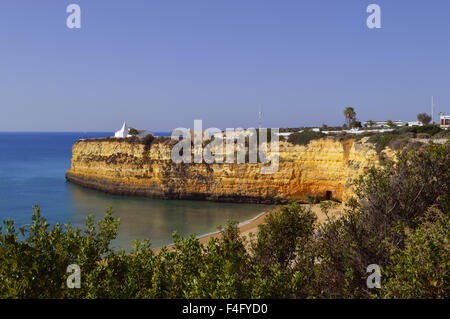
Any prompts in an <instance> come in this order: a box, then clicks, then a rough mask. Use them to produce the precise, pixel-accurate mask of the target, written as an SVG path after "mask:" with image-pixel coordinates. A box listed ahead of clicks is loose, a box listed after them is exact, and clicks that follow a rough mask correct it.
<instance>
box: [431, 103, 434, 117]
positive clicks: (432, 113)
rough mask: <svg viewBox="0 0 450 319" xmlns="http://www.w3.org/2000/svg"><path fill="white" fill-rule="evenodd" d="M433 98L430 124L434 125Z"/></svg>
mask: <svg viewBox="0 0 450 319" xmlns="http://www.w3.org/2000/svg"><path fill="white" fill-rule="evenodd" d="M433 115H434V96H431V123H432V124H434V116H433Z"/></svg>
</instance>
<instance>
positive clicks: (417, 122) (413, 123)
mask: <svg viewBox="0 0 450 319" xmlns="http://www.w3.org/2000/svg"><path fill="white" fill-rule="evenodd" d="M408 126H423V123H422V122H419V121H415V122H408Z"/></svg>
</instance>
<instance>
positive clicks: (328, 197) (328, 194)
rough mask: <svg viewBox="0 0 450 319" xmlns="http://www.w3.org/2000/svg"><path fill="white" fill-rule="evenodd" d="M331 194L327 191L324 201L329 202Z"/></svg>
mask: <svg viewBox="0 0 450 319" xmlns="http://www.w3.org/2000/svg"><path fill="white" fill-rule="evenodd" d="M332 194H333V193H332V192H331V191H327V193H326V199H327V200H331V198H332Z"/></svg>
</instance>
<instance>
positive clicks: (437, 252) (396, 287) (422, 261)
mask: <svg viewBox="0 0 450 319" xmlns="http://www.w3.org/2000/svg"><path fill="white" fill-rule="evenodd" d="M427 217H429V219H427V218H424V222H423V224H421V225H420V226H419V227H418V228H417V229H416V230H415V231H413V232H412V233H411V234H408V237H407V238H406V244H405V249H404V250H397V251H396V252H395V253H394V254H393V255H392V257H391V259H392V264H393V265H392V266H391V267H390V268H389V269H388V271H387V274H388V278H389V280H388V281H387V283H386V293H387V297H391V298H449V283H450V258H449V257H450V242H449V240H450V213H449V212H447V213H446V214H444V213H442V212H441V211H440V210H437V209H435V208H431V209H430V211H429V212H428V215H427Z"/></svg>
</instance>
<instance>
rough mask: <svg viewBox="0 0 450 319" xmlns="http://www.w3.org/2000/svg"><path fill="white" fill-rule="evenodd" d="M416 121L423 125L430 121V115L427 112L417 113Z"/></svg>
mask: <svg viewBox="0 0 450 319" xmlns="http://www.w3.org/2000/svg"><path fill="white" fill-rule="evenodd" d="M417 121H419V122H420V123H422V124H424V125H428V124H430V122H431V116H430V115H428V114H427V113H419V114H417Z"/></svg>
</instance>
